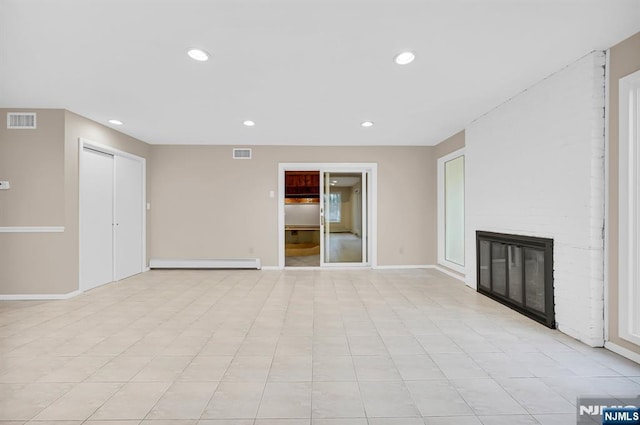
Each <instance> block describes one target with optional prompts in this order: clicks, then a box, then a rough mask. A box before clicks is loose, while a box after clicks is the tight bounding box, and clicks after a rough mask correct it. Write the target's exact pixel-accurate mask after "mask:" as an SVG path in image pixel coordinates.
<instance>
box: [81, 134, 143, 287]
mask: <svg viewBox="0 0 640 425" xmlns="http://www.w3.org/2000/svg"><path fill="white" fill-rule="evenodd" d="M144 169H145V160H144V158H140V157H138V156H135V155H130V154H127V153H125V152H121V151H117V150H114V149H111V148H108V147H105V146H101V145H97V144H95V143H92V142H88V141H85V140H80V173H79V175H80V276H79V277H80V289H81V290H83V291H86V290H89V289H92V288H95V287H98V286H101V285H104V284H106V283H110V282H113V281H116V280H121V279H125V278H127V277H129V276H133V275H135V274H138V273H141V272H142V271H143V270H144V268H145V256H146V255H145V244H144V239H145V231H144V228H145V224H144V223H145V214H144V213H145V208H144V199H145V194H144V192H145V191H144V180H145V178H144V175H145V171H144Z"/></svg>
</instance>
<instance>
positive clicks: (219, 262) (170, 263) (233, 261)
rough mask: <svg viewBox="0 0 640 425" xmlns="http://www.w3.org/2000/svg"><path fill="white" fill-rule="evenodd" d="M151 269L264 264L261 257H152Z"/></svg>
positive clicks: (232, 266) (231, 266)
mask: <svg viewBox="0 0 640 425" xmlns="http://www.w3.org/2000/svg"><path fill="white" fill-rule="evenodd" d="M149 268H151V269H257V270H260V269H261V268H262V265H261V264H260V259H259V258H227V259H200V260H184V259H183V260H176V259H161V258H152V259H151V261H149Z"/></svg>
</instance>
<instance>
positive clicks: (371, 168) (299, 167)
mask: <svg viewBox="0 0 640 425" xmlns="http://www.w3.org/2000/svg"><path fill="white" fill-rule="evenodd" d="M285 171H318V172H320V173H321V174H320V175H321V177H322V173H323V172H325V171H329V172H334V173H361V172H365V171H366V172H368V173H369V187H368V189H369V190H367V211H368V213H369V219H368V220H367V223H366V224H367V232H366V235H367V236H368V237H367V244H368V247H367V250H368V252H369V261H368V263H363V264H362V265H357V266H356V265H353V264H351V265H341V264H339V263H336V264H335V265H334V264H325V267H311V268H314V269H316V268H317V269H320V268H325V269H326V268H336V267H340V268H352V267H372V268H375V267H377V265H378V234H377V228H378V200H377V194H378V164H377V163H371V162H366V163H364V162H300V163H296V162H287V163H278V268H279V269H284V268H285V240H284V199H285V196H284V195H285ZM321 180H322V178H321ZM363 183H364V182H363ZM320 184H322V181H321V182H320ZM321 237H322V235H321ZM304 268H305V267H296V269H304Z"/></svg>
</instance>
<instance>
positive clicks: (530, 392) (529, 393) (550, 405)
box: [497, 378, 575, 414]
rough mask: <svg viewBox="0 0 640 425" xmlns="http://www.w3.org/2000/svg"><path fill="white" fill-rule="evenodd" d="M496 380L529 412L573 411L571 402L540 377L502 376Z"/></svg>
mask: <svg viewBox="0 0 640 425" xmlns="http://www.w3.org/2000/svg"><path fill="white" fill-rule="evenodd" d="M497 382H498V383H499V384H500V385H501V386H502V388H503V389H505V390H506V391H507V392H508V393H509V394H510V395H511V397H513V398H514V399H516V401H518V403H520V405H522V406H523V407H524V408H525V409H527V411H528V412H529V413H531V414H538V413H572V412H575V407H574V406H573V405H572V404H571V403H569V402H568V401H566V400H564V399H563V398H562V397H561V396H560V395H559V394H558V393H556V392H554V391H553V390H552V389H551V388H550V387H549V386H547V385H546V384H545V383H544V382H543V381H542V380H541V379H540V378H503V379H499V380H498V381H497Z"/></svg>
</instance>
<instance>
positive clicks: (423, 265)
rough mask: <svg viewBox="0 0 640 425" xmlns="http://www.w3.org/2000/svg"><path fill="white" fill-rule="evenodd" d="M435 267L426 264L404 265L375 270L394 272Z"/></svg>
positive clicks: (376, 268)
mask: <svg viewBox="0 0 640 425" xmlns="http://www.w3.org/2000/svg"><path fill="white" fill-rule="evenodd" d="M432 267H433V266H429V265H425V264H403V265H397V266H380V265H378V266H375V267H373V269H375V270H393V269H429V268H432Z"/></svg>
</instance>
